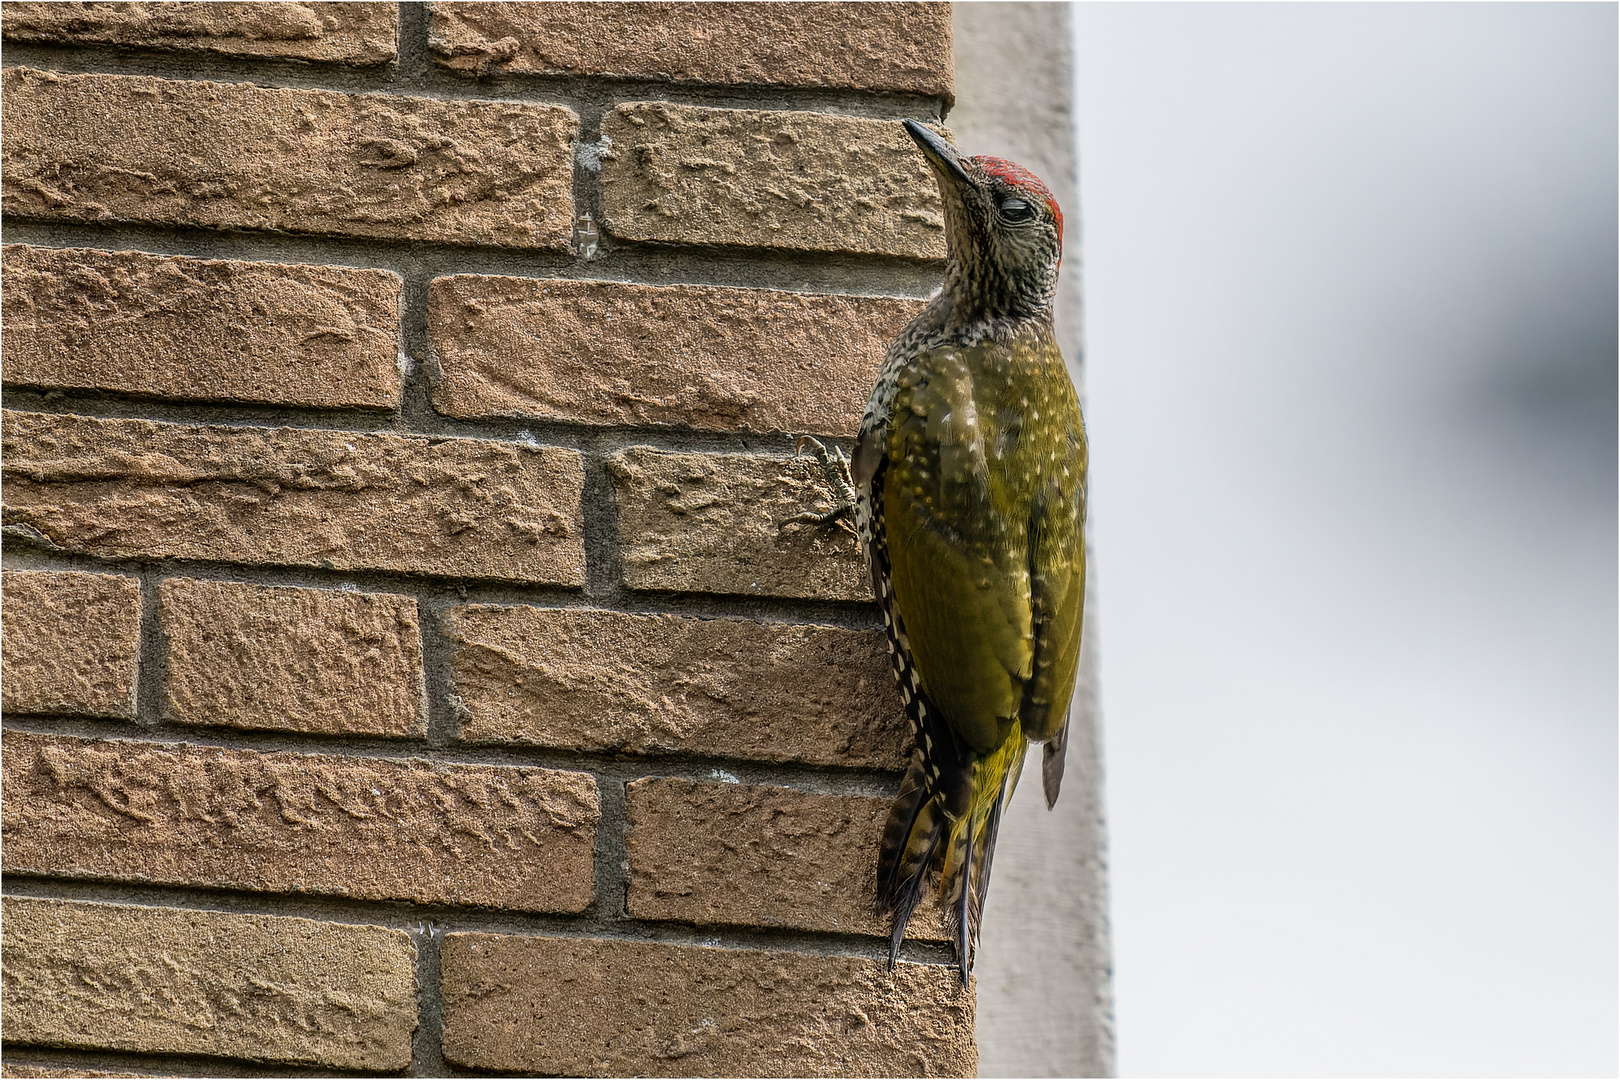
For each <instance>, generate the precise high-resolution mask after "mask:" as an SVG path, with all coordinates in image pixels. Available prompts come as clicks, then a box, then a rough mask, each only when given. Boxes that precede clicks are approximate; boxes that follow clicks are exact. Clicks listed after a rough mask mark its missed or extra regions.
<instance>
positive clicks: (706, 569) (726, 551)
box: [607, 447, 872, 600]
mask: <svg viewBox="0 0 1620 1080" xmlns="http://www.w3.org/2000/svg"><path fill="white" fill-rule="evenodd" d="M607 466H608V474H609V475H610V476H611V477H612V478H613V486H614V489H615V492H616V494H617V498H618V504H619V543H620V545H621V547H622V551H623V557H624V583H625V584H626V585H628V586H630V587H631V588H632V589H658V590H664V591H671V592H699V593H734V594H742V595H747V596H788V597H802V598H810V599H816V600H870V599H872V584H871V580H870V579H869V577H868V576H867V573H866V566H865V563H864V562H863V561H862V559H861V554H860V545H859V543H858V542H857V540H856V538H855V536H854V535H853V534H852V533H850V532H847V531H845V530H844V529H842V528H840V527H838V526H820V527H817V526H811V525H793V526H789V527H787V528H782V527H781V526H782V524H783V523H784V522H786V521H787V520H788V519H789V518H791V517H793V516H794V515H795V514H798V513H800V512H802V511H805V510H816V511H822V510H826V509H828V508H829V507H830V506H831V505H832V502H831V492H830V489H829V488H828V487H827V483H826V478H825V475H824V473H823V471H822V468H821V465H820V463H819V462H817V461H816V460H815V459H814V458H811V457H808V456H804V457H796V458H780V457H759V456H753V455H747V454H678V453H670V452H667V451H662V450H653V449H650V448H648V447H631V448H630V449H628V450H623V451H620V452H619V453H617V454H614V455H613V456H612V457H611V458H609V459H608V462H607Z"/></svg>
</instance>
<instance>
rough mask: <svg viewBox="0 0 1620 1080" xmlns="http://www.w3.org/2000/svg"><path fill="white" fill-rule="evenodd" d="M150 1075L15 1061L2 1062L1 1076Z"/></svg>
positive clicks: (75, 1079)
mask: <svg viewBox="0 0 1620 1080" xmlns="http://www.w3.org/2000/svg"><path fill="white" fill-rule="evenodd" d="M143 1075H148V1074H144V1073H128V1072H106V1071H104V1070H102V1069H74V1068H70V1067H68V1066H65V1065H18V1064H16V1063H14V1062H10V1061H7V1062H4V1063H0V1076H16V1077H23V1076H30V1077H41V1078H53V1080H54V1078H55V1077H67V1078H72V1080H100V1078H101V1077H120V1078H124V1077H136V1076H143Z"/></svg>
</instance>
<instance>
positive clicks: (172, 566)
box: [0, 536, 879, 630]
mask: <svg viewBox="0 0 1620 1080" xmlns="http://www.w3.org/2000/svg"><path fill="white" fill-rule="evenodd" d="M0 561H3V564H4V566H5V568H6V569H7V570H66V571H83V572H88V573H98V574H120V575H123V576H126V577H135V578H141V579H142V580H143V581H145V580H146V579H145V578H144V576H143V575H145V574H148V573H152V574H155V575H156V577H155V578H154V579H153V580H161V579H164V578H170V577H178V578H195V579H200V580H203V581H223V582H234V583H239V584H244V585H264V586H287V587H292V588H305V589H328V590H330V589H338V590H345V591H347V590H348V589H352V590H355V591H359V592H364V593H388V594H392V595H397V596H411V597H415V598H416V599H417V601H418V603H419V604H431V603H434V602H438V603H439V604H441V606H442V607H443V608H445V609H448V608H451V607H459V606H461V605H465V604H488V605H493V606H498V607H534V608H543V609H546V610H564V611H606V612H616V613H621V614H626V615H684V616H687V617H690V618H695V619H745V620H748V621H751V622H758V623H764V624H766V625H770V626H832V627H837V628H840V629H846V630H876V629H878V627H879V621H878V613H877V608H876V606H875V605H874V604H872V603H871V602H868V601H853V600H852V601H842V600H836V601H835V600H797V599H793V598H789V597H773V596H743V595H731V596H727V595H720V594H708V593H653V592H641V591H638V590H633V589H627V588H623V587H622V586H620V587H616V588H615V589H614V590H612V591H605V592H603V593H593V592H583V591H581V590H579V589H573V588H566V587H562V586H549V585H528V584H524V583H522V582H507V581H489V580H472V581H469V580H466V579H462V578H453V577H436V576H430V575H410V574H399V573H392V572H389V571H381V570H352V571H350V570H327V569H321V568H318V567H307V566H279V565H265V564H247V563H236V562H230V561H226V560H188V559H168V558H151V557H138V556H136V557H102V556H97V555H90V554H85V553H82V552H74V551H69V550H67V549H64V548H52V547H48V546H45V545H42V544H36V543H30V542H27V541H24V540H22V539H20V538H18V537H16V536H7V537H6V538H5V544H4V549H3V552H0Z"/></svg>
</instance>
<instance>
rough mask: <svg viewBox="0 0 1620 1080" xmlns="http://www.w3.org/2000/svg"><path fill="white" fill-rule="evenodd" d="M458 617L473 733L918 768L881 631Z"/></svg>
mask: <svg viewBox="0 0 1620 1080" xmlns="http://www.w3.org/2000/svg"><path fill="white" fill-rule="evenodd" d="M447 629H448V632H449V634H450V636H451V637H452V639H453V640H454V641H455V642H456V651H455V655H454V659H453V661H452V664H453V676H452V677H453V679H454V682H455V691H456V694H457V696H458V698H459V699H460V702H461V708H462V716H463V719H464V726H463V728H462V732H461V734H462V737H463V738H465V739H470V740H473V741H476V742H519V743H529V744H533V745H538V746H547V747H553V748H556V749H564V750H568V749H584V750H608V751H621V752H623V751H627V752H630V753H636V754H648V753H653V754H657V753H685V754H704V755H713V756H716V757H735V758H746V759H752V760H756V761H801V762H806V763H808V764H812V765H850V766H865V767H868V768H879V769H901V768H904V767H905V763H906V755H907V753H908V752H909V749H910V745H911V734H910V725H909V724H908V722H907V720H906V717H905V713H904V712H903V711H902V710H901V706H900V696H899V694H898V693H896V692H895V689H894V678H893V676H892V675H890V673H889V658H888V651H887V646H886V645H885V642H884V637H883V635H882V634H881V633H879V632H877V631H856V630H843V629H839V628H837V627H831V626H781V625H768V624H764V623H757V622H752V621H750V620H746V619H692V618H684V617H681V616H677V615H627V614H624V613H622V612H617V611H579V610H557V609H547V608H530V607H494V606H484V605H477V606H471V607H463V608H457V609H455V610H454V611H453V612H451V614H450V617H449V619H448V625H447Z"/></svg>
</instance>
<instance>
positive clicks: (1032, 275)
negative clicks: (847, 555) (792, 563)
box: [851, 121, 1086, 982]
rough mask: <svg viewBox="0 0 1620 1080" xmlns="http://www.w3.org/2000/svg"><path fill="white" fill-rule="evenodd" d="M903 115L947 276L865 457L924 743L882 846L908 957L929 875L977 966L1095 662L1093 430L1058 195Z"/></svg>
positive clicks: (884, 880)
mask: <svg viewBox="0 0 1620 1080" xmlns="http://www.w3.org/2000/svg"><path fill="white" fill-rule="evenodd" d="M905 123H906V127H907V130H908V131H909V132H910V133H911V135H912V137H913V138H914V139H915V140H916V141H917V143H918V145H919V146H920V147H921V148H922V150H923V153H924V155H925V156H926V157H927V158H928V159H929V162H930V164H931V165H932V166H933V168H934V172H935V175H936V178H937V180H938V182H939V186H940V193H941V196H942V200H943V202H944V206H945V218H946V230H947V240H948V244H949V257H948V259H947V263H946V276H945V285H944V288H943V289H942V290H941V292H940V295H939V296H938V297H937V298H936V299H935V300H934V301H933V302H932V303H930V304H929V306H928V307H927V309H925V310H924V311H923V313H922V314H921V315H919V316H918V318H917V319H916V320H915V321H914V322H912V324H911V325H910V326H908V327H907V328H906V330H905V331H904V333H902V335H901V336H900V339H899V340H898V341H896V342H895V343H894V344H893V345H892V346H891V347H890V349H889V351H888V354H887V356H886V357H885V359H884V363H883V367H882V369H881V371H880V373H879V377H878V382H877V385H876V387H875V388H874V389H873V391H872V396H871V399H870V401H869V402H868V404H867V409H866V414H865V416H864V417H863V419H862V422H861V431H860V437H859V439H858V441H857V443H856V448H855V455H854V458H853V461H852V463H851V477H852V479H853V481H854V485H855V491H856V502H855V508H854V509H855V518H856V527H857V530H858V531H859V533H860V536H861V540H862V544H863V547H864V549H865V551H866V553H867V559H868V565H869V568H870V570H871V574H872V586H873V590H874V592H875V593H876V594H877V597H878V602H879V605H880V607H881V608H882V611H883V619H884V627H885V630H886V632H887V634H888V640H889V650H890V654H891V656H892V657H893V661H894V674H895V679H896V681H897V682H898V684H899V687H900V695H901V699H902V700H903V701H904V702H905V705H906V711H907V714H908V715H909V716H910V718H911V723H912V731H913V734H914V737H915V738H914V749H913V752H912V757H911V763H910V766H909V767H908V769H907V772H906V776H905V778H904V780H903V781H902V783H901V788H900V794H899V796H898V798H897V799H896V800H895V803H894V806H893V808H892V809H891V811H890V815H889V819H888V823H887V825H886V826H885V829H884V835H883V841H882V847H881V850H880V852H879V869H878V906H879V908H880V909H882V910H883V911H885V912H888V913H890V914H891V915H892V917H893V934H892V936H891V943H890V945H891V947H890V959H891V962H892V960H893V957H894V955H895V953H896V951H897V950H898V948H899V946H900V942H901V940H902V939H903V937H904V935H905V928H906V923H907V921H908V920H909V919H910V917H911V914H912V912H913V910H914V909H915V908H916V906H917V904H918V903H919V902H920V900H921V898H922V896H923V895H924V893H925V891H926V887H927V886H928V884H929V883H931V882H935V881H937V882H938V886H939V888H940V890H941V891H942V892H943V894H944V895H945V898H946V900H947V902H948V904H949V910H950V912H951V918H952V922H953V924H954V927H955V930H956V936H957V949H958V959H959V963H960V967H961V973H962V978H963V981H964V982H965V981H966V979H967V975H968V972H969V970H971V967H972V962H973V948H974V946H975V944H976V942H977V939H978V926H979V920H980V915H981V913H982V908H983V902H984V897H985V892H986V889H987V887H988V884H989V877H990V863H991V859H992V857H993V855H994V851H995V837H996V832H997V830H998V829H999V827H1000V821H1001V814H1002V808H1003V807H1004V806H1005V805H1006V802H1007V800H1008V799H1009V798H1011V796H1012V792H1013V788H1014V787H1015V786H1016V784H1017V781H1018V775H1019V772H1020V770H1021V769H1022V767H1023V759H1024V749H1025V746H1026V741H1027V740H1033V741H1045V742H1046V743H1047V752H1046V763H1045V765H1044V766H1043V770H1042V773H1043V786H1044V787H1045V790H1046V796H1047V802H1048V805H1050V804H1051V803H1052V802H1053V801H1054V800H1055V799H1056V798H1057V793H1058V785H1059V783H1060V781H1061V778H1062V750H1063V745H1064V736H1065V732H1066V728H1067V714H1068V704H1069V699H1070V695H1071V693H1072V689H1073V685H1074V676H1075V671H1076V667H1077V665H1078V661H1079V644H1080V612H1081V608H1082V605H1083V603H1084V581H1085V550H1084V541H1083V533H1084V523H1085V475H1086V449H1085V429H1084V425H1083V423H1082V421H1081V418H1080V408H1079V402H1078V399H1077V398H1076V396H1075V392H1074V386H1073V384H1072V382H1070V380H1069V376H1068V372H1067V370H1066V368H1065V367H1064V363H1063V357H1062V355H1061V353H1060V352H1059V350H1058V347H1057V342H1056V338H1055V336H1054V334H1053V330H1052V299H1053V296H1054V294H1055V290H1056V284H1057V272H1058V265H1059V263H1060V262H1061V259H1062V214H1061V212H1060V211H1059V210H1058V207H1057V203H1056V200H1054V199H1053V198H1052V195H1051V193H1050V192H1049V191H1047V189H1046V188H1045V186H1044V185H1042V184H1041V182H1040V181H1039V180H1037V179H1035V177H1033V176H1032V175H1030V174H1029V173H1028V172H1027V171H1025V170H1023V169H1022V168H1020V167H1019V166H1016V165H1013V164H1012V163H1011V162H1005V161H1001V160H1000V159H996V158H963V157H960V156H959V155H957V154H956V152H955V150H954V149H953V148H951V147H950V146H949V145H948V144H946V143H945V142H944V141H943V140H941V139H940V138H939V137H938V136H936V135H934V134H933V133H932V132H930V131H928V129H926V128H924V127H922V126H921V125H920V124H915V123H913V122H912V121H906V122H905Z"/></svg>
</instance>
